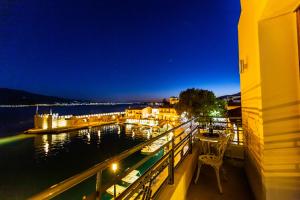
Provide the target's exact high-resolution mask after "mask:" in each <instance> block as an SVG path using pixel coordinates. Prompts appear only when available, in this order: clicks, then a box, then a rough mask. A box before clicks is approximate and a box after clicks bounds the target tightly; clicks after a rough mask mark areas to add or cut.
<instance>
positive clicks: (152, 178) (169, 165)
mask: <svg viewBox="0 0 300 200" xmlns="http://www.w3.org/2000/svg"><path fill="white" fill-rule="evenodd" d="M196 121H197V119H192V120H189V121H187V122H185V123H183V124H181V125H179V126H177V127H175V128H173V129H171V130H168V131H166V132H165V133H162V134H161V135H159V136H157V137H155V138H152V139H150V140H148V141H146V142H144V143H141V144H139V145H137V146H135V147H133V148H130V149H128V150H126V151H124V152H122V153H121V154H119V155H117V156H115V157H112V158H110V159H108V160H105V161H104V162H101V163H99V164H97V165H95V166H93V167H91V168H90V169H88V170H86V171H84V172H82V173H79V174H77V175H75V176H72V177H70V178H68V179H66V180H64V181H62V182H60V183H58V184H55V185H53V186H52V187H50V188H48V189H46V190H45V191H42V192H41V193H39V194H36V195H34V196H32V197H31V198H30V199H31V200H37V199H38V200H41V199H52V198H54V197H57V196H58V195H60V194H62V193H64V192H66V191H68V190H70V189H72V188H74V187H75V186H77V185H79V184H80V183H82V182H84V181H86V180H87V179H90V178H92V177H93V176H96V180H95V192H93V193H92V194H88V196H87V197H86V198H87V199H101V197H102V194H104V193H106V190H107V189H108V188H109V187H111V186H112V185H114V186H115V184H117V183H118V182H120V181H121V180H122V178H124V177H125V176H127V175H128V174H129V173H130V172H132V171H133V170H135V169H137V168H139V167H141V166H142V165H143V164H145V163H146V162H147V161H148V160H150V159H151V158H153V156H155V155H157V154H158V153H159V152H163V155H162V157H161V158H160V159H159V160H158V161H156V162H155V163H154V164H153V165H152V166H150V167H149V168H148V169H147V170H146V171H145V172H144V173H143V174H142V175H141V176H140V177H139V178H138V179H137V180H136V181H135V182H133V183H132V184H130V185H129V186H128V187H126V189H125V190H124V191H123V192H122V193H120V194H116V192H115V195H114V196H115V197H114V198H115V199H131V198H132V199H138V198H142V199H149V198H150V197H151V198H154V197H155V196H156V195H157V194H158V193H159V191H161V188H162V187H163V186H164V185H166V184H173V183H174V169H175V168H176V167H177V166H179V164H180V163H181V162H182V161H183V159H184V158H185V157H186V156H187V155H188V154H191V153H192V143H193V138H194V136H195V133H196V132H197V131H198V122H196ZM175 133H176V134H175ZM170 135H171V137H169V136H170ZM163 137H169V138H170V139H168V140H167V141H166V142H165V143H164V144H163V145H161V146H160V147H159V148H158V149H157V150H155V151H154V152H152V153H150V154H149V155H147V156H145V157H144V158H142V159H141V160H139V161H138V162H137V163H135V164H134V165H133V166H131V167H130V168H129V169H127V170H125V171H123V172H120V173H119V174H117V175H115V176H114V178H113V180H111V181H109V182H108V183H105V184H104V183H103V180H102V179H103V177H102V176H103V172H104V170H107V169H108V168H110V167H111V165H112V164H113V163H118V162H120V161H122V160H124V159H125V158H128V157H129V156H131V155H133V154H134V153H137V152H139V151H140V150H141V149H143V148H144V147H146V146H148V145H151V144H152V143H153V142H155V141H157V140H159V139H161V138H163Z"/></svg>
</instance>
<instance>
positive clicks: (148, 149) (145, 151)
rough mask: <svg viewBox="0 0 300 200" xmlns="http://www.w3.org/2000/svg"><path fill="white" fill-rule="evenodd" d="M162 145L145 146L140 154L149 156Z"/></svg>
mask: <svg viewBox="0 0 300 200" xmlns="http://www.w3.org/2000/svg"><path fill="white" fill-rule="evenodd" d="M161 146H162V145H159V144H155V143H152V144H151V145H148V146H145V147H144V148H143V149H142V150H141V153H142V154H151V153H153V152H154V151H156V150H158V149H159V148H160V147H161Z"/></svg>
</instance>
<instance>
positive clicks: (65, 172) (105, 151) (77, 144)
mask: <svg viewBox="0 0 300 200" xmlns="http://www.w3.org/2000/svg"><path fill="white" fill-rule="evenodd" d="M72 108H73V107H62V106H60V107H58V108H56V107H49V108H47V107H43V108H38V109H39V110H38V112H37V111H36V108H35V109H34V108H33V107H31V108H1V109H3V110H7V111H8V112H7V113H11V111H16V110H17V109H22V111H23V110H24V109H28V110H29V109H30V112H28V115H27V116H28V119H29V118H30V113H35V114H34V115H31V119H32V125H31V126H33V128H29V129H28V130H30V131H27V132H26V133H23V134H22V133H21V134H18V135H15V136H11V137H4V138H1V139H0V150H1V151H0V157H1V158H2V159H3V160H7V161H6V162H1V165H0V169H1V170H0V176H1V178H2V180H3V181H5V183H6V184H5V185H3V186H1V188H0V194H1V196H0V198H1V199H5V198H6V197H8V196H9V197H10V198H12V199H14V198H15V197H21V199H26V198H28V197H30V196H32V195H34V194H36V193H38V192H39V191H42V190H44V189H46V188H48V187H50V186H51V185H53V184H55V183H57V182H60V181H62V180H64V179H66V178H68V177H70V176H72V175H74V174H76V173H78V172H80V171H83V170H86V169H88V168H89V167H91V166H93V165H94V164H97V163H99V162H102V161H104V160H106V159H108V158H111V157H113V156H115V155H118V154H119V153H121V152H123V151H125V150H126V149H129V148H132V147H134V146H136V145H138V144H140V143H142V142H145V141H147V140H149V139H151V138H153V137H156V136H159V135H160V134H161V133H163V132H165V131H166V130H168V129H171V128H172V127H174V126H176V125H177V124H178V123H179V122H177V121H176V120H177V119H178V117H177V115H176V112H175V110H174V109H173V108H163V107H160V108H158V107H149V106H140V105H138V106H135V107H130V108H129V106H128V105H126V106H120V105H118V107H116V106H109V107H108V106H106V107H103V106H98V107H97V106H93V107H92V108H93V110H90V109H89V108H90V107H89V106H84V107H82V111H80V112H79V111H76V110H75V111H74V110H70V111H68V112H66V111H65V110H63V109H72ZM108 108H110V110H109V109H108ZM50 109H52V110H53V111H50ZM99 109H101V111H102V112H97V110H99ZM84 111H85V112H86V114H85V113H84ZM87 111H88V112H87ZM103 111H106V112H103ZM107 111H108V112H107ZM110 111H111V112H110ZM158 111H161V113H160V114H159V112H158ZM39 112H40V113H39ZM41 113H42V114H41ZM59 113H62V115H60V114H59ZM72 113H75V115H74V114H72ZM71 118H72V119H73V122H72V123H74V124H75V122H77V125H74V124H73V125H72V126H70V124H72V123H70V122H71V121H72V120H70V119H71ZM49 119H51V120H52V121H50V120H49ZM76 120H77V121H76ZM79 122H81V124H80V123H79ZM149 122H150V123H149ZM43 123H45V124H47V126H46V125H44V126H43ZM50 124H52V126H50ZM68 124H69V125H68ZM48 125H49V126H48ZM28 127H29V125H28ZM50 127H51V128H50ZM170 136H171V135H170ZM167 141H168V137H165V138H162V139H161V140H160V142H155V143H154V144H150V145H149V147H146V148H145V149H141V150H140V151H139V152H137V153H136V154H134V155H133V156H131V157H130V158H129V159H126V160H124V161H122V162H121V163H119V170H126V169H127V168H128V167H130V166H132V165H133V164H134V163H136V162H138V161H139V160H141V159H143V158H145V157H146V156H148V155H150V154H152V153H153V152H154V151H156V150H157V149H158V148H159V147H161V146H162V145H164V143H165V142H167ZM1 152H5V154H4V153H1ZM163 153H164V152H163V151H160V152H159V153H158V154H157V155H155V156H154V157H153V158H151V159H150V160H149V162H147V163H145V165H143V166H141V167H140V168H139V169H137V170H138V173H137V174H135V175H133V173H134V172H132V174H130V175H129V176H127V177H125V178H124V180H122V181H121V182H120V187H119V188H121V189H122V188H123V187H127V186H128V185H129V184H130V183H131V182H133V181H134V180H135V179H137V177H138V176H140V175H141V174H142V173H143V172H145V171H146V170H147V169H148V167H149V166H151V165H152V164H153V163H155V162H156V160H157V159H159V158H160V157H161V156H162V155H163ZM78 155H84V157H81V156H78ZM19 163H22V164H19ZM1 171H2V172H6V173H1ZM7 172H8V173H7ZM111 176H112V174H110V173H109V172H105V173H104V177H103V181H104V182H105V181H108V180H110V178H111ZM16 179H22V180H26V181H23V182H17V183H16V182H15V180H16ZM92 185H93V183H92V182H91V181H87V182H86V183H85V184H84V185H82V186H80V188H81V190H80V191H86V189H88V188H93V187H92ZM29 186H30V188H29ZM15 189H17V190H18V191H19V192H18V194H16V196H14V195H13V194H14V193H13V192H12V191H13V190H15ZM64 195H66V196H65V197H66V198H70V197H75V196H80V195H81V196H84V194H81V193H78V191H71V192H68V193H66V194H64ZM64 195H63V196H64ZM111 197H112V195H111V190H109V189H108V190H107V192H106V193H105V194H103V198H104V199H111Z"/></svg>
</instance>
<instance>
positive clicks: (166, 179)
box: [31, 118, 251, 199]
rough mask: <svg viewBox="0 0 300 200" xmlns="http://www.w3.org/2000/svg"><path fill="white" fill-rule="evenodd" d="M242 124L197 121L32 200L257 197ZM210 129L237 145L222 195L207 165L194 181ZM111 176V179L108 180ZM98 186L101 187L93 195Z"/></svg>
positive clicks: (231, 149)
mask: <svg viewBox="0 0 300 200" xmlns="http://www.w3.org/2000/svg"><path fill="white" fill-rule="evenodd" d="M240 122H241V121H240V119H238V118H232V119H228V118H226V119H222V120H220V119H217V120H215V121H214V122H212V121H207V119H205V118H201V119H200V118H197V119H192V120H190V121H187V122H185V123H183V124H181V125H179V126H177V127H175V128H173V129H171V130H169V131H166V132H165V133H163V134H161V135H159V136H157V137H155V138H152V139H150V140H149V141H147V142H145V143H142V144H140V145H138V146H135V147H133V148H131V149H129V150H127V151H125V152H123V153H121V154H120V155H118V156H116V157H113V158H111V159H109V160H106V161H104V162H102V163H99V164H97V165H95V166H94V167H92V168H90V169H88V170H86V171H84V172H82V173H80V174H77V175H75V176H73V177H71V178H69V179H67V180H65V181H63V182H61V183H58V184H56V185H54V186H52V187H50V188H49V189H47V190H45V191H42V192H41V193H39V194H37V195H35V196H33V197H32V198H31V199H51V198H54V197H59V198H74V197H77V198H78V197H80V198H81V197H82V198H83V199H206V198H210V197H211V198H213V199H214V198H215V199H223V198H228V199H229V198H231V199H232V198H237V199H240V198H242V197H243V198H245V197H249V199H251V192H250V189H249V187H248V185H247V179H246V177H245V174H244V173H243V164H242V163H243V161H242V158H243V153H242V151H243V148H242V146H243V137H242V130H241V129H240V127H241V124H240ZM208 125H209V126H212V125H213V127H214V128H215V130H219V131H220V130H222V131H226V132H230V133H233V134H234V137H233V140H232V141H231V145H230V146H229V148H228V149H227V151H226V153H225V156H226V159H227V160H226V162H225V163H224V167H225V172H226V176H227V178H228V180H227V181H223V180H222V184H223V186H224V194H222V195H220V194H219V193H218V190H217V189H218V187H217V185H216V178H215V177H214V173H213V171H212V170H211V169H209V168H206V167H203V170H202V171H201V175H200V178H199V183H198V184H194V183H193V182H192V179H193V175H194V172H195V169H196V166H197V159H198V155H199V153H200V151H201V150H202V146H201V145H200V142H199V141H198V140H197V137H198V135H199V134H200V133H201V132H203V131H205V128H206V127H207V126H208ZM163 138H165V139H163ZM162 139H163V141H162ZM158 143H159V145H156V148H154V149H152V150H151V151H149V152H148V150H147V149H149V146H152V145H153V144H158ZM145 148H146V150H147V152H148V154H147V156H145V157H144V158H143V159H141V160H139V161H137V162H136V163H135V164H134V165H133V166H130V167H128V168H126V169H119V170H117V168H118V167H117V164H118V163H122V161H123V160H125V159H129V158H131V156H134V154H135V153H139V152H140V151H141V150H142V151H143V150H144V149H145ZM150 149H151V148H150ZM153 158H156V161H155V162H154V163H153V162H152V164H150V165H149V166H147V167H146V168H145V165H146V164H147V163H148V162H149V161H150V160H151V159H153ZM157 158H158V159H157ZM228 158H234V159H228ZM112 166H113V167H112ZM111 167H112V168H111ZM141 168H144V169H145V170H144V171H143V172H142V173H141V174H140V175H137V173H135V172H137V171H139V170H141ZM112 171H113V173H112ZM133 173H135V174H133ZM109 175H111V176H110V178H109V179H107V177H108V176H109ZM85 182H88V183H89V187H88V188H89V189H86V188H87V185H86V186H84V187H80V185H82V184H84V183H85ZM93 182H94V183H93ZM124 182H126V183H124ZM93 184H94V187H93ZM91 186H92V187H91ZM93 188H96V189H95V190H94V191H92V190H93ZM74 190H75V191H74ZM237 190H238V191H237ZM70 195H71V196H70ZM200 197H201V198H200Z"/></svg>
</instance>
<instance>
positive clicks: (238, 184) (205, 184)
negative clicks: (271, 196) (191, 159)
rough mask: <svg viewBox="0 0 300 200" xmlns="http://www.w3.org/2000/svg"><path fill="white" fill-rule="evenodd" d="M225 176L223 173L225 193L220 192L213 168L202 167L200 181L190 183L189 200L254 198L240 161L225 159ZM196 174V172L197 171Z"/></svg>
mask: <svg viewBox="0 0 300 200" xmlns="http://www.w3.org/2000/svg"><path fill="white" fill-rule="evenodd" d="M223 167H224V169H225V176H226V177H227V180H225V179H224V176H222V174H221V183H222V187H223V194H220V193H219V190H218V185H217V179H216V175H215V172H214V170H213V168H211V167H210V166H207V165H203V166H202V167H201V172H200V176H199V179H198V183H197V184H195V183H194V178H195V177H194V178H193V181H192V182H191V184H190V187H189V190H188V193H187V196H186V199H187V200H227V199H228V200H240V199H241V200H252V199H254V197H253V195H252V192H251V190H250V186H249V184H248V181H247V177H246V174H245V172H244V169H243V167H242V166H241V164H240V163H239V162H236V161H233V160H226V161H224V164H223ZM195 174H196V173H195ZM195 174H194V176H195Z"/></svg>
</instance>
